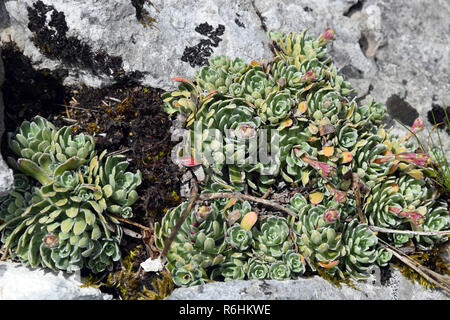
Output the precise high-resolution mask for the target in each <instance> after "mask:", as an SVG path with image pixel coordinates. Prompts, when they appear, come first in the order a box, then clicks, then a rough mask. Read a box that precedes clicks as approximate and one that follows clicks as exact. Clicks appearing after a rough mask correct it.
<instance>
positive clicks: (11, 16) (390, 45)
mask: <svg viewBox="0 0 450 320" xmlns="http://www.w3.org/2000/svg"><path fill="white" fill-rule="evenodd" d="M34 3H36V0H20V1H18V0H6V2H5V3H4V4H2V5H0V17H2V20H3V22H2V23H1V24H0V39H1V40H2V41H8V40H9V39H11V40H13V41H15V42H16V43H17V44H18V46H19V47H20V48H22V49H23V50H24V54H25V55H27V56H29V57H31V59H32V61H33V62H34V64H35V66H36V68H40V69H42V68H49V69H56V68H63V69H67V70H68V76H67V77H66V78H65V80H64V83H65V84H71V85H77V86H78V85H81V84H86V85H88V86H103V85H107V84H110V83H112V82H114V81H115V78H114V77H113V76H111V74H105V73H102V72H92V70H89V68H84V67H81V66H80V65H76V64H73V65H68V64H67V63H64V62H63V61H61V59H58V58H51V59H50V58H48V57H46V56H44V55H43V53H42V52H41V49H42V48H38V47H36V46H35V45H34V44H33V42H32V41H31V39H32V37H33V36H34V34H33V33H32V32H31V30H30V29H29V27H28V22H29V17H28V11H27V8H28V7H30V8H32V7H33V4H34ZM43 3H44V4H45V5H51V6H53V7H52V9H51V10H50V11H48V12H47V14H46V16H47V18H46V19H47V20H46V21H47V24H48V23H49V22H50V20H51V16H52V15H53V14H56V13H59V14H61V13H64V16H65V21H66V23H67V27H68V30H67V37H76V38H77V39H79V40H80V41H81V42H82V43H83V44H85V45H87V46H89V48H90V49H91V50H92V52H98V51H99V50H103V53H105V54H108V55H110V56H111V57H113V56H117V57H120V58H121V59H122V62H123V63H122V67H123V72H124V73H125V74H129V75H133V73H132V72H134V71H139V72H142V77H141V78H140V80H139V81H140V82H141V83H142V84H144V85H148V86H153V87H159V88H163V89H166V90H169V89H172V88H174V84H173V83H172V81H171V80H170V79H171V78H172V77H174V76H183V77H192V76H193V74H194V71H195V69H196V68H198V66H196V65H194V67H192V66H191V65H190V63H188V62H186V61H182V57H183V56H184V55H185V51H186V50H188V49H187V48H189V47H191V51H194V53H192V52H191V53H192V56H193V57H194V56H199V54H198V53H197V54H196V53H195V47H196V46H198V45H199V44H200V43H203V46H204V47H205V46H206V47H209V48H210V50H211V52H212V55H217V54H226V55H229V56H231V57H236V56H240V57H243V58H245V59H247V60H248V61H251V60H252V59H259V58H265V57H270V56H271V53H270V51H269V49H268V46H267V40H268V39H267V36H266V33H265V30H270V29H279V30H283V31H297V32H298V31H303V30H304V29H309V32H310V33H311V34H314V35H319V34H320V33H321V32H322V31H323V30H324V29H325V28H326V27H331V28H333V29H335V31H336V40H335V41H334V42H333V43H332V44H331V45H330V46H329V53H330V55H331V56H332V57H333V59H334V62H335V63H336V65H337V66H338V67H339V68H340V70H341V72H342V73H343V74H344V75H345V76H346V78H347V79H348V80H349V81H350V82H351V83H352V84H353V85H354V87H355V89H356V92H357V95H358V97H359V98H360V99H361V100H362V101H363V102H366V101H368V100H371V99H372V98H373V99H375V100H377V101H381V102H383V103H386V104H387V106H388V109H389V112H390V114H391V115H392V116H393V117H395V118H396V119H400V121H402V122H403V123H405V124H409V125H411V124H412V122H413V121H414V119H415V118H416V117H421V118H422V119H426V118H427V116H428V112H429V111H430V110H431V108H432V105H433V104H434V105H438V106H441V107H442V106H449V105H450V95H449V94H448V92H450V81H449V80H450V77H449V70H448V66H449V65H450V64H449V62H450V54H449V53H450V49H449V46H448V43H449V40H450V35H449V33H448V30H449V28H450V20H449V19H448V17H449V16H450V3H449V2H448V1H447V0H435V1H427V0H396V1H393V0H359V1H358V0H316V1H310V0H283V1H275V0H235V1H226V0H200V1H197V0H196V1H193V0H164V1H162V0H152V1H148V2H146V3H144V5H143V6H142V7H141V8H135V7H134V6H133V4H132V2H131V0H113V1H110V0H96V1H82V0H43ZM138 17H139V19H138ZM151 19H153V20H151ZM139 20H140V21H139ZM152 21H153V22H152ZM203 23H208V24H209V25H210V26H211V28H212V30H213V31H214V30H216V31H217V29H216V28H218V27H219V25H223V27H224V30H223V34H222V35H218V38H214V37H212V36H211V35H209V36H208V35H205V34H200V33H199V32H197V31H196V28H198V27H199V26H201V24H203ZM50 29H52V30H56V28H54V27H50ZM203 33H205V32H203ZM220 33H221V32H219V34H220ZM208 41H209V42H210V43H209V44H208ZM211 43H215V44H217V47H215V46H214V45H211ZM43 47H45V46H43ZM193 48H194V49H193ZM73 54H74V55H79V54H80V52H74V53H73ZM106 73H107V72H106ZM388 122H389V124H396V123H395V122H394V121H393V120H392V119H390V120H389V121H388ZM426 124H427V129H431V124H430V123H429V122H428V121H426ZM395 131H396V132H398V133H400V134H403V133H404V132H405V129H404V128H403V127H402V126H400V125H395ZM441 133H442V135H443V138H444V141H443V142H444V145H445V146H446V150H447V155H449V154H450V139H449V135H447V134H445V133H444V132H441ZM426 136H427V134H426V133H424V134H422V135H421V138H426Z"/></svg>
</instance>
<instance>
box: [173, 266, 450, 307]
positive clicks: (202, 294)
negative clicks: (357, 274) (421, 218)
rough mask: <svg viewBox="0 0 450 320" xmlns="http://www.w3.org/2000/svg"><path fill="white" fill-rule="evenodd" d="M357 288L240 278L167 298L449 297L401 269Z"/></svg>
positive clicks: (183, 290)
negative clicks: (405, 274)
mask: <svg viewBox="0 0 450 320" xmlns="http://www.w3.org/2000/svg"><path fill="white" fill-rule="evenodd" d="M356 286H357V287H358V288H359V289H360V290H356V289H354V288H351V287H349V286H347V285H345V284H344V285H342V286H341V288H338V287H336V286H334V285H332V284H330V283H329V282H328V281H327V280H325V279H323V278H321V277H319V276H314V277H312V278H309V279H304V278H300V279H297V280H286V281H276V280H236V281H230V282H214V283H209V284H204V285H199V286H192V287H189V288H178V289H175V291H174V292H173V293H172V295H171V296H170V297H168V298H166V300H448V299H449V298H448V296H446V295H445V294H444V293H443V292H442V291H440V290H426V289H424V288H423V287H421V286H420V285H419V284H413V283H412V282H411V281H409V280H408V279H406V278H404V277H403V276H402V275H401V274H400V273H399V272H398V271H393V274H392V276H391V278H390V279H389V281H388V282H387V283H386V284H385V285H381V283H380V281H379V275H377V274H376V275H375V276H373V278H372V279H370V280H369V281H367V282H358V283H357V284H356Z"/></svg>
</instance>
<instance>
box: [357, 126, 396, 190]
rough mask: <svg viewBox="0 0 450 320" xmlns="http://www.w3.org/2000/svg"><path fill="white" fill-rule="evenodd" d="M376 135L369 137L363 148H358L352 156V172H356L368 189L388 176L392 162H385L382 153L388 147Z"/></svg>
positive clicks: (380, 137) (381, 138)
mask: <svg viewBox="0 0 450 320" xmlns="http://www.w3.org/2000/svg"><path fill="white" fill-rule="evenodd" d="M383 142H384V139H383V137H382V136H380V135H378V134H373V135H370V136H369V137H368V138H367V139H366V143H365V145H364V146H363V147H361V148H358V150H357V151H356V154H355V156H354V158H355V161H354V162H353V171H356V172H357V173H358V174H359V176H360V178H361V180H362V181H363V182H364V183H365V184H367V185H368V186H369V187H374V186H375V184H377V183H379V182H381V181H383V180H385V179H386V177H387V176H388V174H389V170H390V169H391V167H392V165H393V161H385V157H384V153H385V152H386V151H387V150H388V146H387V145H386V144H384V143H383Z"/></svg>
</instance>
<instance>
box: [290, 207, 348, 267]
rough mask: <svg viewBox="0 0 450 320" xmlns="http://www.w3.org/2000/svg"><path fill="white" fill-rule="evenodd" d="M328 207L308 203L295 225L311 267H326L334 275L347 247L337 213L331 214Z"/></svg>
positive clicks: (299, 245) (298, 240)
mask: <svg viewBox="0 0 450 320" xmlns="http://www.w3.org/2000/svg"><path fill="white" fill-rule="evenodd" d="M328 210H335V209H327V207H325V206H322V205H316V206H313V205H308V207H307V208H305V209H304V211H303V214H302V215H301V216H300V217H299V218H298V221H297V222H296V223H295V224H294V225H293V230H294V232H295V233H296V235H297V244H298V248H299V251H300V253H301V254H302V255H303V257H305V258H307V259H308V260H309V262H310V263H309V264H310V266H311V268H312V269H313V270H314V271H315V270H316V268H318V267H321V268H324V269H325V270H326V271H327V272H328V273H330V274H332V275H334V274H335V273H336V272H338V274H339V275H341V274H342V272H341V271H340V270H339V268H338V265H339V262H340V259H341V258H342V257H344V256H345V247H344V245H343V243H342V240H341V238H342V234H341V233H340V232H338V231H336V229H338V227H337V226H338V224H339V222H338V220H337V219H335V216H336V215H335V214H332V215H329V214H328V213H327V211H328Z"/></svg>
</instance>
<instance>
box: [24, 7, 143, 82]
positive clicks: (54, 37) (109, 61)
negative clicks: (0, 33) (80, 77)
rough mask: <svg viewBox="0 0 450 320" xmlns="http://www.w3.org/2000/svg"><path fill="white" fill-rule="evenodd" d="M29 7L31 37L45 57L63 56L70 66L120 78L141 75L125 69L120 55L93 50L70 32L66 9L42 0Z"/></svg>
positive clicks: (60, 57) (58, 58) (135, 78)
mask: <svg viewBox="0 0 450 320" xmlns="http://www.w3.org/2000/svg"><path fill="white" fill-rule="evenodd" d="M27 10H28V19H29V22H28V28H29V29H30V31H31V32H32V33H33V37H32V38H31V40H32V42H33V43H34V45H35V46H36V47H37V48H39V50H40V51H41V52H42V54H44V55H45V56H46V57H48V58H50V59H57V60H60V61H62V62H63V63H64V64H65V65H67V66H68V67H72V68H81V69H85V70H89V71H91V72H92V73H93V74H94V75H106V76H109V77H111V78H112V79H114V80H115V81H118V82H128V81H129V80H130V79H134V80H138V79H140V78H141V77H142V73H140V72H138V71H134V72H130V73H126V72H125V71H124V70H123V68H122V65H123V61H122V58H121V57H119V56H111V55H109V54H108V53H106V52H105V51H104V50H93V49H92V48H91V46H90V45H89V44H87V43H85V42H83V41H81V40H79V39H78V38H77V37H74V36H69V35H68V31H69V27H68V26H67V22H66V18H65V14H64V12H60V11H58V10H56V9H55V8H54V7H53V6H51V5H46V4H44V3H43V2H42V1H41V0H39V1H37V2H36V3H33V5H32V6H31V7H27ZM48 17H50V20H49V21H47V20H48Z"/></svg>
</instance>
